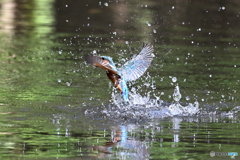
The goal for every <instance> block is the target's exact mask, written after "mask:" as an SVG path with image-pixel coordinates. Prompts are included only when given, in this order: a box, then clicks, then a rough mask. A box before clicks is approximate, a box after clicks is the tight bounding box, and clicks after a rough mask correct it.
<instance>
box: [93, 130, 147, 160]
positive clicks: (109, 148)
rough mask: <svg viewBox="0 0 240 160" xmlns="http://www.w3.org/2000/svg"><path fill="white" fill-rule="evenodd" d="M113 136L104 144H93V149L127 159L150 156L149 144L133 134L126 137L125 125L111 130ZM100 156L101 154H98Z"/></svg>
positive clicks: (109, 155) (139, 158) (139, 159)
mask: <svg viewBox="0 0 240 160" xmlns="http://www.w3.org/2000/svg"><path fill="white" fill-rule="evenodd" d="M113 134H114V136H113V137H112V138H111V140H110V141H109V142H106V143H105V145H104V146H93V149H94V150H97V151H99V152H101V153H105V154H107V155H105V156H108V157H111V156H115V157H116V158H121V159H122V158H127V159H138V160H141V159H146V158H149V156H150V150H149V145H148V144H146V143H144V141H140V140H138V139H137V138H136V137H134V136H129V137H128V131H127V127H125V126H121V127H119V129H116V130H115V131H113ZM100 155H101V157H102V156H103V155H102V154H100Z"/></svg>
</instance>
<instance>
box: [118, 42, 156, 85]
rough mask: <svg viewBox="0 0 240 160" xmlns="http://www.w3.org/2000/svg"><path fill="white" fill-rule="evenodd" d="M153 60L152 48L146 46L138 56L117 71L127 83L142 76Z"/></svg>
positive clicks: (148, 45) (149, 45)
mask: <svg viewBox="0 0 240 160" xmlns="http://www.w3.org/2000/svg"><path fill="white" fill-rule="evenodd" d="M152 60H153V46H152V45H151V44H146V45H145V46H144V47H143V49H142V51H141V52H140V54H139V55H138V56H136V57H134V58H133V59H132V60H130V61H128V62H127V63H125V64H124V65H123V67H122V68H120V69H119V72H120V73H121V75H122V76H123V77H124V78H125V80H127V81H133V80H136V79H138V78H139V77H140V76H142V75H143V74H144V72H145V71H146V70H147V68H148V67H149V66H150V64H151V62H152Z"/></svg>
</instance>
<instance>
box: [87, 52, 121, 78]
mask: <svg viewBox="0 0 240 160" xmlns="http://www.w3.org/2000/svg"><path fill="white" fill-rule="evenodd" d="M83 58H84V59H85V61H87V62H88V63H90V64H91V65H93V66H95V67H100V68H102V69H105V70H107V71H108V72H109V73H110V74H116V75H119V74H118V73H117V71H115V70H114V66H112V65H111V64H110V63H109V61H108V60H105V59H104V58H103V57H97V56H84V57H83Z"/></svg>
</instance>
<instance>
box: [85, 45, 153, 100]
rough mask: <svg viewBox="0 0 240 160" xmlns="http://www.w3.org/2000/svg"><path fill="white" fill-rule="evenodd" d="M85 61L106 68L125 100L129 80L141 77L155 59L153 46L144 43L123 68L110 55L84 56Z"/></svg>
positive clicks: (126, 98)
mask: <svg viewBox="0 0 240 160" xmlns="http://www.w3.org/2000/svg"><path fill="white" fill-rule="evenodd" d="M84 59H85V61H87V62H88V63H90V64H91V65H93V66H94V67H100V68H102V69H104V70H106V73H107V76H108V78H109V79H110V80H111V81H112V83H113V85H114V86H115V87H117V88H118V89H119V91H120V93H121V94H122V96H123V99H124V101H125V102H127V101H129V99H128V87H127V81H135V80H136V79H138V78H139V77H141V76H142V75H143V74H144V72H145V71H146V70H147V68H148V67H149V66H150V65H151V62H152V60H153V46H152V45H151V44H146V45H144V44H143V49H142V51H141V52H140V54H139V55H137V56H136V57H134V58H132V59H131V60H130V61H128V62H126V63H125V64H124V65H123V66H122V67H121V68H117V67H116V66H115V64H114V62H113V60H112V58H111V57H109V56H89V55H88V56H84Z"/></svg>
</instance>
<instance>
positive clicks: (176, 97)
mask: <svg viewBox="0 0 240 160" xmlns="http://www.w3.org/2000/svg"><path fill="white" fill-rule="evenodd" d="M181 98H182V95H181V93H180V89H179V86H178V85H176V87H175V89H174V93H173V99H174V100H175V101H176V102H178V101H179V100H180V99H181Z"/></svg>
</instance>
